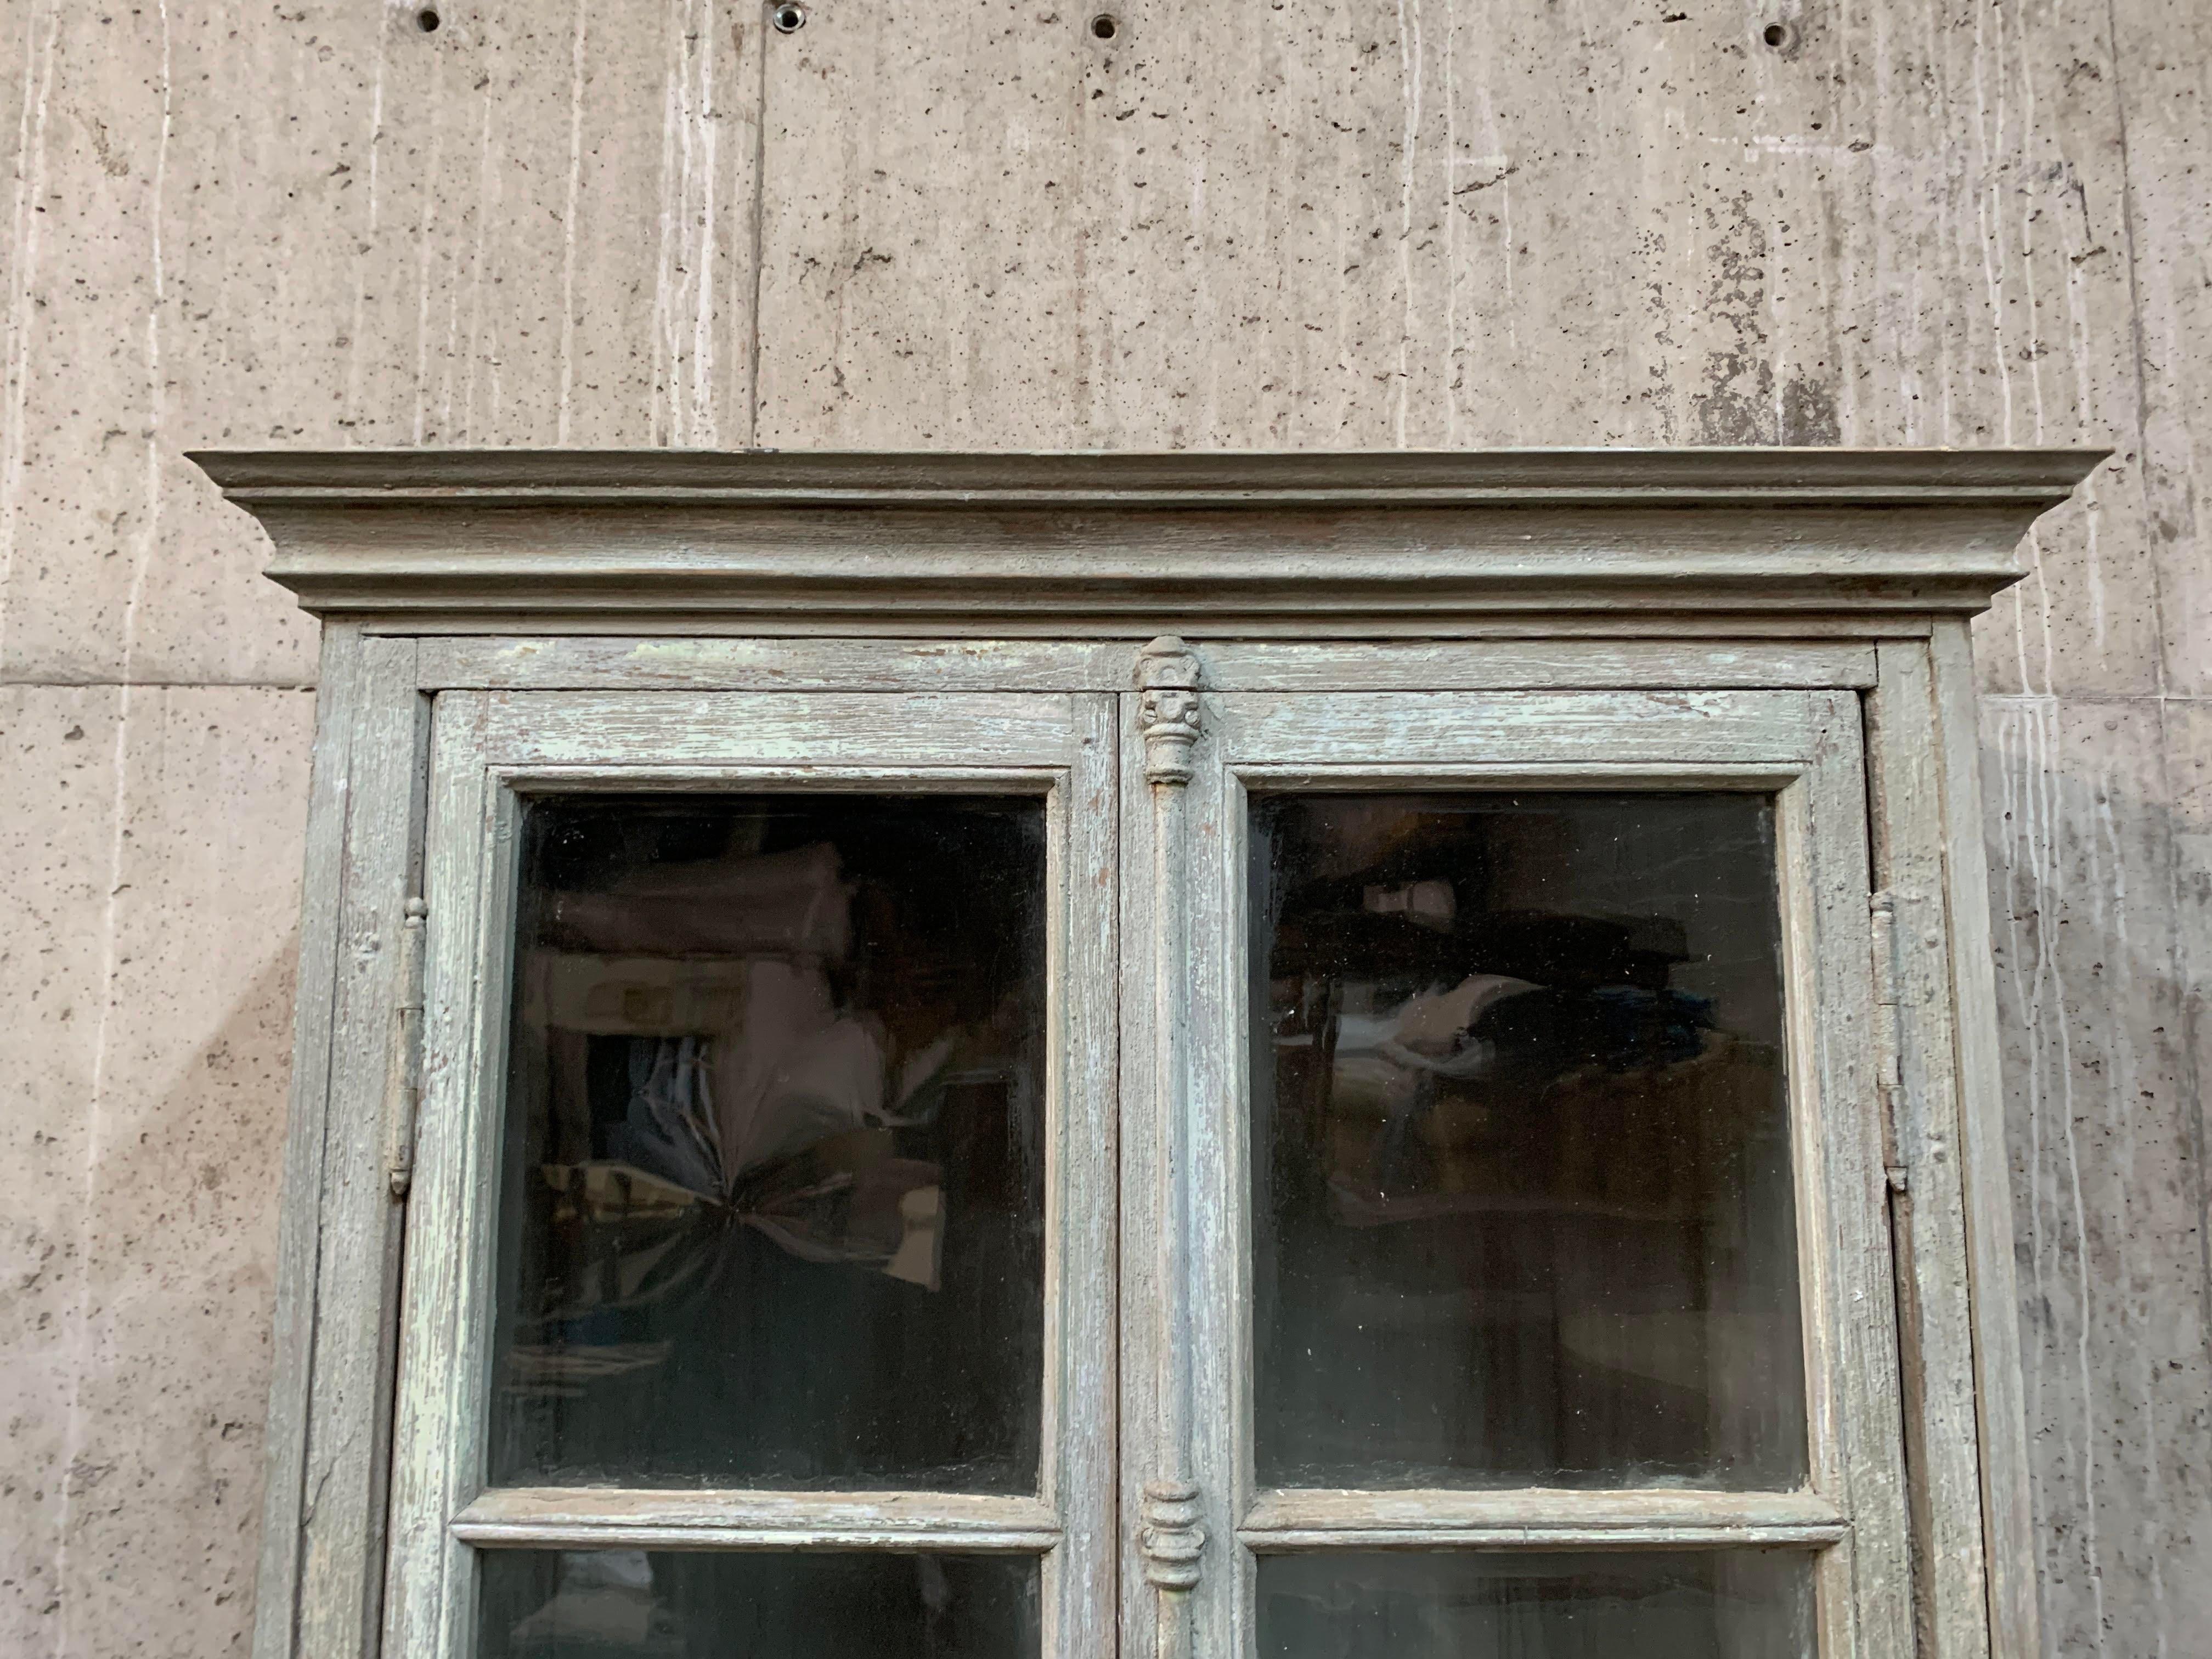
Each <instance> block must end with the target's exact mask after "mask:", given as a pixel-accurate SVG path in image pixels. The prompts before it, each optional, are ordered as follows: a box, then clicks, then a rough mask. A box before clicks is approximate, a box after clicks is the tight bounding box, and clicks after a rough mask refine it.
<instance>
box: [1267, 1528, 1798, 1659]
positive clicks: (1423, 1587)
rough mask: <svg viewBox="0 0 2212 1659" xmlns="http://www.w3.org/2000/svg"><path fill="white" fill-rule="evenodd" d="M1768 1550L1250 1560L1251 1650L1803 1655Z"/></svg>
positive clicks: (1711, 1658)
mask: <svg viewBox="0 0 2212 1659" xmlns="http://www.w3.org/2000/svg"><path fill="white" fill-rule="evenodd" d="M1812 1603H1813V1598H1812V1574H1811V1571H1810V1563H1809V1561H1808V1559H1807V1558H1806V1557H1805V1556H1803V1555H1802V1554H1792V1553H1787V1552H1784V1551H1780V1550H1703V1551H1691V1550H1681V1551H1666V1552H1654V1553H1627V1552H1622V1553H1613V1552H1610V1551H1608V1552H1606V1553H1601V1554H1585V1555H1522V1554H1519V1553H1501V1554H1486V1555H1477V1554H1443V1553H1438V1554H1425V1553H1424V1554H1400V1553H1391V1554H1387V1555H1386V1554H1370V1553H1357V1554H1351V1553H1347V1554H1336V1553H1329V1554H1325V1555H1271V1556H1262V1557H1261V1558H1260V1653H1261V1659H1368V1656H1370V1655H1375V1654H1388V1655H1389V1656H1390V1659H1628V1656H1634V1659H1811V1655H1812V1653H1813V1605H1812Z"/></svg>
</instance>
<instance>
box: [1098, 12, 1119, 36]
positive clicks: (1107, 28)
mask: <svg viewBox="0 0 2212 1659" xmlns="http://www.w3.org/2000/svg"><path fill="white" fill-rule="evenodd" d="M1091 33H1092V34H1094V35H1096V36H1097V38H1098V39H1099V40H1112V39H1113V38H1114V37H1115V35H1117V34H1119V33H1121V20H1120V19H1119V18H1117V17H1115V15H1114V14H1113V13H1111V12H1109V11H1102V12H1100V13H1099V14H1098V15H1097V16H1096V17H1094V18H1092V19H1091Z"/></svg>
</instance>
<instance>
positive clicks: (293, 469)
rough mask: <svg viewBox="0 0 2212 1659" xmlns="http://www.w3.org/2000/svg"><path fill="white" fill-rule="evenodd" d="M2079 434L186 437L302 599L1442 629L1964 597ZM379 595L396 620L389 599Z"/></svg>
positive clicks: (598, 615)
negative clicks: (1522, 443) (628, 441)
mask: <svg viewBox="0 0 2212 1659" xmlns="http://www.w3.org/2000/svg"><path fill="white" fill-rule="evenodd" d="M2106 453H2107V452H2106V451H2103V450H2092V449H1975V450H1955V449H1781V448H1741V449H1710V448H1708V449H1520V450H1492V451H1474V452H1451V453H1443V452H1424V451H1383V452H1372V453H1364V452H1363V453H1344V452H1334V453H1286V452H1267V453H1243V452H1188V453H1170V454H1141V453H1045V454H1030V453H980V454H978V453H965V454H954V453H829V452H811V453H784V452H775V451H754V452H744V453H720V452H706V451H686V450H641V451H610V450H571V451H558V450H389V451H376V450H338V451H320V452H318V451H294V450H277V451H229V452H201V453H195V454H193V455H192V456H191V459H192V460H194V461H195V462H197V464H198V465H199V466H200V467H201V468H202V469H203V470H204V471H205V472H206V473H207V474H208V475H209V477H211V478H212V479H214V481H215V482H216V483H217V484H218V485H219V486H221V488H222V491H223V494H224V495H225V496H226V497H227V498H228V499H229V500H230V501H234V502H235V503H236V504H238V505H239V506H240V507H244V508H245V509H246V511H248V512H250V513H252V514H253V515H254V516H255V517H256V518H258V520H260V521H261V523H262V524H263V526H264V527H265V528H266V529H267V531H268V532H269V534H270V538H271V539H272V540H273V541H274V543H275V544H276V556H275V557H274V558H273V559H272V560H271V562H270V566H269V574H270V576H271V577H272V578H273V579H275V580H277V581H279V582H281V583H283V585H284V586H287V587H289V588H290V589H291V590H292V591H293V592H295V594H297V595H298V596H299V599H300V602H301V605H304V606H305V607H306V608H307V609H308V610H310V611H316V612H319V613H320V614H323V615H325V616H336V615H342V616H349V617H360V618H364V619H369V620H375V619H379V618H382V619H386V622H387V623H391V624H392V625H402V626H421V627H422V628H423V629H434V630H436V631H451V630H452V629H457V628H465V629H480V630H483V631H509V630H521V629H532V628H548V627H551V628H557V629H576V628H583V627H598V628H605V629H616V630H621V631H637V630H640V629H646V628H655V629H674V630H681V629H684V628H686V627H695V626H712V627H713V628H714V629H715V630H716V631H726V630H727V629H729V628H731V627H732V626H742V627H745V628H748V629H757V630H758V631H760V632H763V633H779V632H809V633H819V632H824V631H835V630H840V629H842V630H848V631H857V632H867V633H882V632H885V631H888V630H892V629H896V631H899V632H903V633H925V634H950V633H959V632H973V631H976V630H978V629H989V630H990V631H997V632H1006V631H1009V630H1010V629H1011V630H1012V631H1018V632H1023V633H1030V634H1038V633H1057V634H1064V635H1097V634H1112V635H1122V634H1131V633H1137V632H1146V631H1167V630H1169V629H1172V628H1176V627H1180V628H1183V629H1190V628H1194V627H1203V628H1205V629H1207V630H1208V631H1213V632H1220V631H1225V630H1231V629H1248V630H1251V631H1255V632H1261V633H1281V632H1300V633H1315V632H1326V633H1328V634H1331V635H1336V636H1339V637H1345V636H1357V635H1362V634H1378V635H1379V634H1404V633H1407V632H1409V631H1420V632H1425V633H1436V634H1451V633H1455V632H1463V631H1467V630H1468V629H1471V628H1474V627H1476V626H1478V625H1480V624H1482V623H1486V622H1487V623H1495V622H1497V621H1498V619H1500V618H1508V617H1518V618H1521V619H1523V620H1528V621H1534V620H1537V619H1540V618H1543V617H1562V618H1564V617H1570V616H1579V617H1611V618H1616V619H1624V620H1625V619H1628V618H1630V617H1633V618H1638V619H1641V618H1650V619H1652V620H1655V621H1656V620H1661V619H1680V620H1681V621H1682V622H1684V623H1691V624H1692V625H1693V624H1694V620H1695V619H1696V618H1699V617H1705V618H1711V617H1722V616H1726V617H1739V618H1747V619H1754V618H1755V619H1759V623H1758V625H1759V626H1760V627H1761V628H1765V627H1768V626H1772V625H1779V624H1781V623H1784V622H1785V621H1788V620H1790V619H1793V618H1796V619H1808V618H1812V617H1820V618H1821V619H1823V621H1824V623H1825V624H1826V625H1828V626H1831V627H1833V626H1838V625H1840V626H1843V627H1845V628H1848V626H1849V625H1850V624H1849V622H1848V619H1849V618H1850V617H1877V616H1889V617H1894V616H1895V615H1896V613H1899V612H1914V613H1920V614H1932V613H1948V614H1972V612H1975V611H1980V610H1983V609H1984V608H1985V607H1986V606H1987V605H1988V604H1989V602H1990V598H1991V597H1992V596H1993V595H1994V594H1995V593H1996V592H1998V591H2000V590H2001V589H2002V588H2003V587H2005V586H2008V585H2009V584H2010V583H2012V582H2013V581H2015V580H2018V578H2019V577H2020V575H2021V570H2020V568H2018V566H2017V565H2016V564H2015V561H2014V556H2013V553H2014V549H2015V545H2016V544H2017V543H2018V542H2019V540H2020V538H2021V536H2022V535H2023V534H2024V533H2025V532H2026V531H2027V527H2028V526H2029V524H2031V523H2032V522H2033V520H2034V519H2035V518H2036V516H2037V515H2038V514H2039V513H2043V512H2045V511H2046V510H2047V509H2049V508H2050V507H2054V506H2057V504H2058V503H2060V502H2062V501H2064V500H2066V499H2067V497H2068V496H2069V495H2070V494H2071V493H2072V491H2073V489H2074V488H2075V485H2076V484H2078V483H2080V482H2081V479H2082V478H2084V477H2087V474H2088V472H2089V471H2091V469H2092V468H2093V467H2094V466H2095V465H2097V463H2098V462H2099V461H2100V460H2101V459H2103V458H2104V456H2105V454H2106ZM401 618H408V619H410V621H408V622H406V623H401V622H400V619H401Z"/></svg>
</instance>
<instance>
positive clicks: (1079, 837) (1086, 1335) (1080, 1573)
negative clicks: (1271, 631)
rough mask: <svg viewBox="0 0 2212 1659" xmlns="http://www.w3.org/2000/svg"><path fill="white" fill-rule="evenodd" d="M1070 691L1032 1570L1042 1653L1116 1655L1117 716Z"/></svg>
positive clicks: (1058, 857)
mask: <svg viewBox="0 0 2212 1659" xmlns="http://www.w3.org/2000/svg"><path fill="white" fill-rule="evenodd" d="M1115 702H1116V700H1115V698H1113V697H1111V696H1076V697H1075V698H1073V712H1074V719H1075V726H1076V736H1077V746H1076V750H1075V755H1074V758H1073V766H1072V767H1071V769H1069V770H1068V771H1067V772H1066V774H1064V775H1062V777H1061V778H1060V781H1059V782H1058V783H1056V784H1055V785H1054V788H1053V790H1052V793H1051V794H1050V795H1049V796H1048V798H1047V804H1046V811H1047V815H1048V816H1047V824H1048V835H1047V847H1048V853H1047V871H1048V876H1047V880H1048V890H1049V891H1051V892H1053V893H1054V894H1057V895H1058V896H1059V902H1057V903H1056V904H1055V905H1054V911H1053V921H1052V926H1051V928H1050V930H1049V936H1048V953H1049V954H1048V963H1049V971H1050V972H1051V973H1052V975H1054V981H1055V982H1056V983H1058V984H1060V985H1062V986H1064V987H1066V993H1065V995H1064V997H1063V999H1062V1003H1063V1008H1062V1012H1061V1013H1060V1019H1059V1021H1058V1029H1057V1030H1056V1032H1055V1037H1056V1040H1055V1041H1054V1042H1053V1043H1052V1045H1051V1048H1050V1053H1049V1057H1048V1064H1047V1073H1046V1091H1047V1101H1048V1111H1049V1112H1050V1114H1051V1116H1050V1118H1049V1119H1048V1123H1047V1142H1048V1145H1050V1146H1054V1147H1055V1148H1057V1149H1058V1151H1057V1152H1056V1154H1055V1156H1054V1158H1052V1160H1051V1164H1050V1165H1049V1169H1050V1174H1049V1176H1048V1182H1047V1185H1046V1198H1045V1236H1046V1238H1047V1240H1048V1243H1047V1251H1046V1261H1045V1284H1046V1297H1045V1352H1046V1353H1047V1355H1048V1356H1049V1358H1048V1360H1047V1364H1046V1371H1045V1401H1044V1404H1045V1434H1046V1437H1047V1438H1046V1440H1045V1447H1046V1453H1045V1456H1044V1459H1043V1467H1042V1469H1041V1471H1040V1474H1041V1475H1042V1481H1041V1485H1040V1493H1039V1495H1040V1497H1041V1498H1042V1500H1043V1501H1044V1503H1045V1504H1046V1505H1047V1506H1048V1507H1049V1508H1051V1509H1054V1510H1056V1511H1057V1513H1058V1516H1059V1523H1060V1540H1059V1541H1058V1543H1057V1544H1055V1545H1054V1547H1053V1548H1051V1549H1050V1550H1048V1551H1047V1552H1046V1553H1045V1555H1044V1558H1043V1560H1042V1563H1041V1565H1040V1567H1039V1571H1040V1573H1041V1575H1042V1582H1041V1585H1040V1592H1041V1594H1042V1597H1043V1604H1044V1607H1045V1609H1046V1616H1045V1620H1044V1631H1043V1637H1044V1649H1043V1651H1044V1659H1113V1655H1114V1653H1115V1576H1116V1571H1117V1559H1116V1558H1117V1555H1118V1552H1117V1551H1116V1549H1115V1544H1114V1531H1115V1513H1116V1504H1115V1489H1116V1480H1117V1470H1116V1449H1117V1446H1118V1443H1119V1434H1120V1427H1121V1425H1120V1421H1119V1414H1118V1412H1117V1410H1116V1407H1117V1405H1118V1395H1119V1389H1118V1388H1117V1387H1116V1379H1115V1333H1116V1325H1117V1323H1118V1320H1117V1310H1116V1307H1115V1285H1116V1283H1117V1281H1118V1276H1119V1260H1120V1238H1119V1225H1118V1217H1117V1214H1116V1198H1115V1192H1116V1188H1118V1186H1119V1184H1120V1183H1119V1176H1120V1169H1119V1158H1118V1151H1117V1127H1116V1125H1117V1115H1118V1114H1117V1108H1118V1104H1119V1103H1118V1101H1117V1099H1116V1080H1117V1076H1118V1060H1119V1055H1118V1053H1117V1042H1118V1036H1119V1024H1118V1020H1117V1018H1116V1009H1117V1007H1118V1005H1119V1001H1120V990H1121V987H1120V981H1119V974H1120V967H1119V959H1120V940H1119V936H1118V933H1117V930H1116V927H1115V920H1116V918H1115V901H1116V895H1115V882H1114V875H1115V857H1116V853H1117V846H1118V842H1119V839H1120V830H1121V825H1120V822H1119V813H1118V812H1117V811H1116V798H1115V790H1116V787H1117V784H1118V781H1119V779H1118V768H1117V764H1116V763H1117V759H1118V746H1119V745H1118V732H1117V730H1116V727H1117V724H1118V721H1117V716H1118V713H1119V711H1118V709H1117V708H1116V707H1115Z"/></svg>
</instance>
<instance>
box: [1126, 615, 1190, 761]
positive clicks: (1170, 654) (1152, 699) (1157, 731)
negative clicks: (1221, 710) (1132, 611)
mask: <svg viewBox="0 0 2212 1659" xmlns="http://www.w3.org/2000/svg"><path fill="white" fill-rule="evenodd" d="M1137 689H1138V690H1139V691H1141V692H1142V693H1143V694H1144V696H1143V697H1142V698H1141V699H1140V700H1139V704H1138V708H1137V729H1138V731H1139V732H1141V733H1143V735H1144V739H1145V776H1146V778H1148V779H1149V780H1151V781H1152V782H1154V783H1173V784H1182V783H1188V782H1189V781H1190V773H1191V763H1190V751H1191V749H1192V747H1193V745H1194V744H1196V743H1197V742H1198V659H1197V657H1196V656H1195V655H1194V654H1193V653H1192V652H1191V648H1190V647H1188V646H1187V645H1185V644H1184V643H1183V642H1182V641H1181V640H1179V639H1177V638H1176V636H1175V635H1172V634H1163V635H1160V637H1159V638H1158V639H1156V640H1154V641H1152V643H1151V644H1150V645H1148V646H1146V647H1145V648H1144V649H1143V650H1141V651H1139V653H1137Z"/></svg>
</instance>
